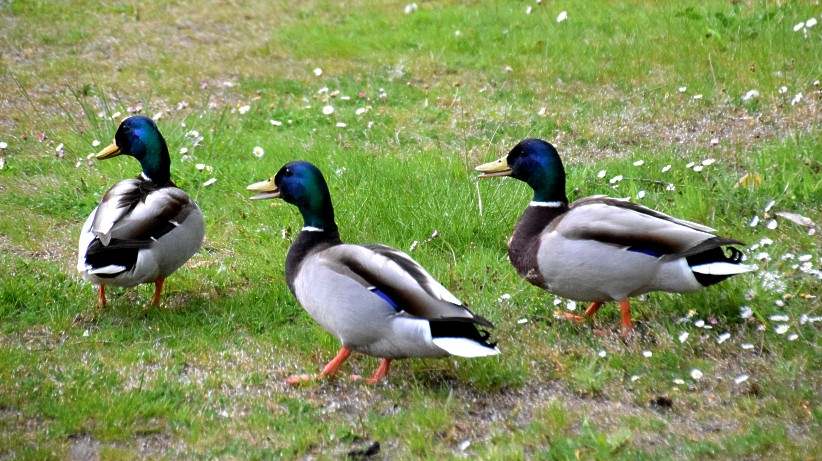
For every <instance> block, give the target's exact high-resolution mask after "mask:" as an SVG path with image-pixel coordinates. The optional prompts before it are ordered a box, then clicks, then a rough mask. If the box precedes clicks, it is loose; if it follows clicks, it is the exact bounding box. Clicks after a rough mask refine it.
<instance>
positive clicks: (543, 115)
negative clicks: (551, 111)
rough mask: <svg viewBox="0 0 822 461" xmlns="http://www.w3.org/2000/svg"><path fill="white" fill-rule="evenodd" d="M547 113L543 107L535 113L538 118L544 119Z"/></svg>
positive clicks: (546, 109)
mask: <svg viewBox="0 0 822 461" xmlns="http://www.w3.org/2000/svg"><path fill="white" fill-rule="evenodd" d="M547 113H548V108H547V107H545V106H542V107H540V108H539V110H538V111H537V115H539V116H540V117H545V115H546V114H547Z"/></svg>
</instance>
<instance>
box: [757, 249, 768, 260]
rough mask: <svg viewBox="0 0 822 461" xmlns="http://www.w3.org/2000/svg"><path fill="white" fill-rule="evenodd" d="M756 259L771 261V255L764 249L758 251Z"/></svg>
mask: <svg viewBox="0 0 822 461" xmlns="http://www.w3.org/2000/svg"><path fill="white" fill-rule="evenodd" d="M754 259H756V260H757V261H769V260H770V259H771V255H769V254H768V252H767V251H762V252H759V253H757V254H756V255H755V256H754Z"/></svg>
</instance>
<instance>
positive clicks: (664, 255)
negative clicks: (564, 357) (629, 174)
mask: <svg viewBox="0 0 822 461" xmlns="http://www.w3.org/2000/svg"><path fill="white" fill-rule="evenodd" d="M734 243H739V242H737V241H735V240H730V239H723V238H721V237H717V236H715V235H714V230H713V229H711V228H709V227H706V226H702V225H700V224H696V223H692V222H690V221H685V220H681V219H676V218H673V217H671V216H668V215H665V214H663V213H659V212H657V211H654V210H651V209H649V208H645V207H643V206H641V205H637V204H634V203H630V202H626V201H622V200H616V199H611V198H607V197H589V198H585V199H581V200H578V201H576V202H574V203H572V204H571V205H570V206H567V205H565V204H562V205H561V206H559V207H556V208H540V207H534V206H529V207H528V209H526V211H525V213H524V214H523V216H522V218H521V219H520V222H519V224H518V225H517V230H516V231H515V232H514V236H513V238H512V240H511V242H510V244H509V256H510V258H511V262H512V264H514V266H515V267H516V268H517V270H518V271H519V273H520V274H521V275H523V276H524V277H525V278H526V279H528V280H529V281H530V282H531V283H534V284H535V285H538V286H541V287H542V288H545V289H546V290H548V291H551V292H552V293H555V294H557V295H559V296H562V297H566V298H571V299H576V300H580V301H602V302H604V301H610V300H621V299H625V298H628V297H631V296H636V295H639V294H642V293H646V292H650V291H657V290H661V291H670V292H687V291H693V290H697V289H699V288H702V287H703V286H705V285H706V284H711V283H715V281H713V280H714V279H713V278H705V277H703V276H701V275H699V274H697V273H695V271H698V270H699V269H698V268H697V267H698V266H697V265H696V263H694V261H699V259H700V256H699V255H703V254H708V255H711V256H712V257H714V259H715V260H716V261H717V262H718V263H719V264H727V265H731V264H737V263H738V261H736V260H735V261H734V262H733V263H731V262H727V263H725V262H722V261H723V259H722V258H723V256H722V255H723V253H719V254H716V253H713V252H716V251H719V252H721V249H720V247H721V246H723V245H728V244H734ZM689 257H690V258H692V259H691V261H690V262H689ZM703 259H704V258H703ZM727 261H730V259H727ZM737 266H738V267H740V268H742V269H743V270H742V271H746V270H749V269H748V268H747V266H741V265H738V264H737ZM714 278H718V279H721V278H724V277H723V276H721V275H720V276H719V277H714ZM700 279H701V280H700ZM701 281H702V282H704V284H703V283H700V282H701ZM717 281H718V280H717Z"/></svg>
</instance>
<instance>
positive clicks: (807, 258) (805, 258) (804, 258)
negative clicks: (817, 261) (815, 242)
mask: <svg viewBox="0 0 822 461" xmlns="http://www.w3.org/2000/svg"><path fill="white" fill-rule="evenodd" d="M811 258H813V256H811V255H809V254H804V255H799V257H798V258H796V260H797V261H799V262H801V263H804V262H808V261H810V260H811Z"/></svg>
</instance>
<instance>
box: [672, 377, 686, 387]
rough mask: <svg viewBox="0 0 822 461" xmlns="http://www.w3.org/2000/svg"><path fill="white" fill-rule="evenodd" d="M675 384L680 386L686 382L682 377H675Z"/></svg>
mask: <svg viewBox="0 0 822 461" xmlns="http://www.w3.org/2000/svg"><path fill="white" fill-rule="evenodd" d="M674 384H676V385H678V386H681V385H683V384H685V380H684V379H682V378H674Z"/></svg>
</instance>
